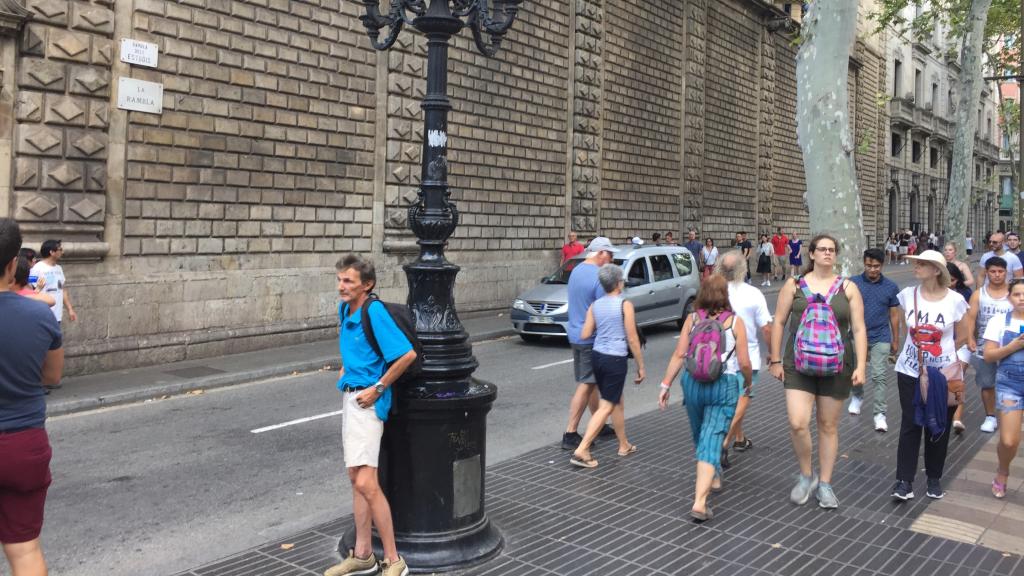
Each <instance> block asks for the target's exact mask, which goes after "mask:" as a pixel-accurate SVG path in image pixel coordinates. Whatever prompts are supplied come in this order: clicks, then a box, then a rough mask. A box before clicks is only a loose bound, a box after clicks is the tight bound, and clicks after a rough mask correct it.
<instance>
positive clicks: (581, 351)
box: [562, 236, 619, 450]
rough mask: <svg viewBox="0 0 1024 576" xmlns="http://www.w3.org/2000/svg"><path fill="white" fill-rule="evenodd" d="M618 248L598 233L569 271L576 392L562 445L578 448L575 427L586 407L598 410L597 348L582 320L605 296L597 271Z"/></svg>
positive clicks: (566, 447) (569, 330)
mask: <svg viewBox="0 0 1024 576" xmlns="http://www.w3.org/2000/svg"><path fill="white" fill-rule="evenodd" d="M618 251H619V250H618V248H616V247H615V246H612V243H611V242H610V241H609V240H608V239H607V238H605V237H604V236H598V237H597V238H594V239H593V240H591V241H590V244H588V245H587V258H586V260H584V261H583V262H582V263H580V264H578V265H577V266H576V267H575V268H573V269H572V273H571V274H570V275H569V290H568V291H569V327H568V332H569V334H568V336H569V344H571V345H572V367H573V374H574V376H575V377H576V393H575V394H573V397H572V402H570V404H569V424H568V425H567V426H566V428H565V434H564V435H563V436H562V449H563V450H575V449H576V447H577V446H579V445H580V442H581V441H582V440H583V437H582V436H580V434H579V432H577V431H576V428H577V427H578V426H579V424H580V419H581V418H583V411H584V410H585V409H586V408H587V406H588V405H589V406H590V413H591V414H593V413H594V411H595V410H597V402H598V398H597V386H596V383H597V381H596V380H594V371H593V369H592V368H591V366H590V353H591V351H592V350H593V348H594V339H593V338H589V339H586V340H584V339H582V338H580V331H581V330H582V329H583V322H584V321H585V320H586V319H587V309H588V308H590V305H591V304H593V303H594V301H595V300H597V299H598V298H600V297H602V296H604V289H603V288H601V283H600V282H599V281H598V279H597V271H598V269H600V268H601V266H604V265H605V264H608V263H609V262H611V261H612V255H613V254H614V253H616V252H618ZM614 433H615V432H614V430H612V428H611V426H607V425H606V426H605V429H604V430H602V431H601V435H602V436H607V435H608V434H614Z"/></svg>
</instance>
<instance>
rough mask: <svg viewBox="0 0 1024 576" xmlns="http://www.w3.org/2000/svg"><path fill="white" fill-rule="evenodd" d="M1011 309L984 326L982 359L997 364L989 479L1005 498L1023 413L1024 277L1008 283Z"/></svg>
mask: <svg viewBox="0 0 1024 576" xmlns="http://www.w3.org/2000/svg"><path fill="white" fill-rule="evenodd" d="M1010 303H1012V304H1013V310H1012V311H1010V312H1007V313H1006V314H1004V315H998V316H993V317H992V319H991V320H989V321H988V325H987V326H986V327H985V333H984V334H983V337H984V339H985V361H986V362H998V363H999V365H998V366H997V367H996V408H997V409H998V411H999V412H998V417H999V444H998V446H997V448H996V453H997V454H998V457H999V464H998V467H997V468H996V477H995V479H994V480H992V495H993V496H995V497H996V498H1005V497H1006V482H1007V480H1009V476H1010V464H1011V463H1012V462H1013V458H1014V456H1016V455H1017V449H1018V448H1020V425H1021V416H1022V414H1024V279H1020V278H1017V279H1014V280H1012V281H1011V282H1010Z"/></svg>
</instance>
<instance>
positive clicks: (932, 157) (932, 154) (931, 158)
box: [928, 146, 939, 168]
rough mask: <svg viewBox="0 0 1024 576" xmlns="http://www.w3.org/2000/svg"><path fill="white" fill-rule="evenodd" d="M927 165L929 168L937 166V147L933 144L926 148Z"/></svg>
mask: <svg viewBox="0 0 1024 576" xmlns="http://www.w3.org/2000/svg"><path fill="white" fill-rule="evenodd" d="M928 166H929V167H931V168H938V167H939V149H938V148H936V147H934V146H932V147H931V148H930V149H929V150H928Z"/></svg>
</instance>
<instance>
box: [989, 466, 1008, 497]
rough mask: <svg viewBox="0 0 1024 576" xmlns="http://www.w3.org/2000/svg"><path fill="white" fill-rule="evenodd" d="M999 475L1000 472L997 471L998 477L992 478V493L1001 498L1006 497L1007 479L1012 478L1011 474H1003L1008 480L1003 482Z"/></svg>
mask: <svg viewBox="0 0 1024 576" xmlns="http://www.w3.org/2000/svg"><path fill="white" fill-rule="evenodd" d="M999 476H1000V473H999V472H996V477H995V478H993V479H992V495H993V496H995V497H996V498H999V499H1000V500H1001V499H1003V498H1006V480H1009V479H1010V478H1009V476H1010V475H1009V474H1004V475H1003V476H1004V477H1005V478H1006V480H1003V481H1002V482H1000V481H999Z"/></svg>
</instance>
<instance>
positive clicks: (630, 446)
mask: <svg viewBox="0 0 1024 576" xmlns="http://www.w3.org/2000/svg"><path fill="white" fill-rule="evenodd" d="M637 450H639V448H637V447H636V444H630V445H629V449H628V450H626V451H625V452H619V453H618V454H619V456H629V455H630V454H633V453H634V452H636V451H637Z"/></svg>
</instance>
